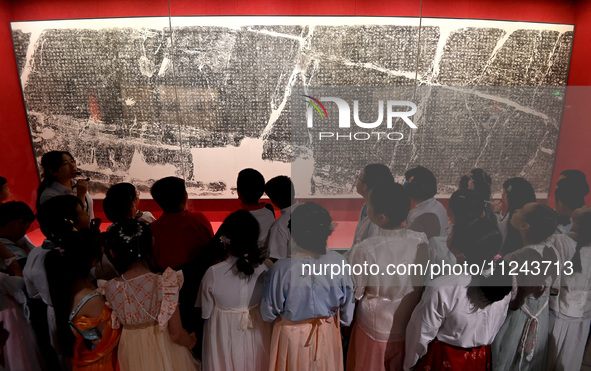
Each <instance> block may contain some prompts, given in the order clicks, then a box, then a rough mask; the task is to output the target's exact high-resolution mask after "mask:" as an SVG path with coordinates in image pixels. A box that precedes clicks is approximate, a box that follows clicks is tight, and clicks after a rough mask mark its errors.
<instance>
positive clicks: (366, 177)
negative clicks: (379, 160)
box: [355, 164, 394, 199]
mask: <svg viewBox="0 0 591 371" xmlns="http://www.w3.org/2000/svg"><path fill="white" fill-rule="evenodd" d="M388 182H390V183H394V177H393V176H392V172H391V171H390V169H389V168H388V167H387V166H386V165H384V164H369V165H367V166H365V167H364V168H363V170H362V171H361V174H359V176H358V177H357V184H356V185H355V190H356V191H357V193H359V194H360V195H361V196H362V197H363V198H365V199H367V196H368V195H369V192H370V191H371V189H372V188H373V187H374V186H375V185H376V184H378V183H388Z"/></svg>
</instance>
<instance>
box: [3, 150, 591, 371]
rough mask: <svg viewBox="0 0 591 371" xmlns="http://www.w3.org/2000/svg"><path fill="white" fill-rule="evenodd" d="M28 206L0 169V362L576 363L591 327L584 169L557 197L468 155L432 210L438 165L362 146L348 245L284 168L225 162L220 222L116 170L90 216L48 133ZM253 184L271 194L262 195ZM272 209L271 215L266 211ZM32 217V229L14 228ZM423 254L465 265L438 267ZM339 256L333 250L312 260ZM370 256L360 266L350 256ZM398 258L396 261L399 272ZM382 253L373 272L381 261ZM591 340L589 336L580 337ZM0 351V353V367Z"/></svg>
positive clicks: (29, 366) (174, 181)
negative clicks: (143, 198)
mask: <svg viewBox="0 0 591 371" xmlns="http://www.w3.org/2000/svg"><path fill="white" fill-rule="evenodd" d="M41 167H42V169H43V181H42V183H41V185H40V187H39V189H38V195H37V204H36V210H37V214H36V215H35V214H34V212H33V211H32V210H31V208H30V207H29V206H28V205H27V204H25V203H23V202H19V201H8V199H9V198H10V191H9V189H8V184H7V183H8V181H7V180H6V179H4V178H2V177H0V325H1V326H0V345H2V346H1V347H0V349H2V352H1V354H0V355H1V357H0V360H1V363H0V365H1V367H2V368H3V369H6V370H56V371H59V370H63V371H68V370H85V371H99V370H113V371H114V370H122V371H127V370H138V371H139V370H155V371H156V370H183V371H184V370H200V369H203V370H212V371H218V370H219V371H223V370H252V371H257V370H270V371H272V370H345V369H346V370H370V371H373V370H439V369H441V370H447V369H449V370H459V369H466V370H578V369H580V368H581V364H582V363H583V357H584V355H585V354H586V344H587V343H588V337H589V332H590V331H589V330H590V326H591V208H589V207H586V206H585V201H584V199H585V196H586V195H587V194H588V193H589V186H588V183H587V180H586V177H585V175H584V174H583V173H582V172H580V171H578V170H566V171H563V172H562V173H561V175H560V179H559V181H558V183H557V186H556V191H555V201H556V205H555V209H551V208H550V207H548V206H545V205H543V204H541V203H537V202H536V195H535V192H534V189H533V187H532V185H531V184H530V183H529V182H528V181H527V180H525V179H523V178H519V177H517V178H511V179H508V180H506V181H505V182H504V183H503V187H502V200H500V201H492V200H491V193H492V190H491V185H492V179H491V178H490V176H488V175H487V174H486V172H484V171H483V170H482V169H472V170H470V171H468V172H467V173H466V175H464V176H463V177H462V178H461V179H460V181H459V186H458V190H457V191H456V192H454V193H453V194H452V195H451V197H450V199H449V206H448V208H447V209H446V208H445V207H444V206H443V205H442V204H441V203H440V202H439V201H437V200H436V199H435V195H436V194H437V181H436V177H435V175H434V174H433V173H432V172H431V171H430V170H429V169H426V168H424V167H422V166H417V167H415V168H412V169H409V170H408V171H407V172H406V173H405V174H404V178H405V183H404V184H403V185H402V184H397V183H396V182H395V181H394V177H393V175H392V174H391V172H390V169H389V168H388V167H387V166H385V165H382V164H369V165H367V166H366V167H365V168H364V169H362V170H361V171H360V174H359V176H358V179H357V183H356V191H357V192H358V193H359V194H360V195H361V196H362V197H363V199H364V201H365V203H364V205H363V207H362V209H361V212H360V216H359V220H358V224H357V227H356V229H355V236H354V239H353V241H351V242H352V245H351V248H350V249H349V250H348V251H347V252H346V253H345V254H341V253H339V252H336V251H333V250H330V249H328V247H327V240H328V238H329V236H330V235H331V233H332V231H333V230H334V228H335V227H336V223H334V222H333V220H332V218H331V215H330V213H329V211H328V210H326V209H325V208H324V207H323V206H321V205H319V204H317V203H314V202H306V203H300V202H298V201H296V199H295V190H294V187H293V183H292V182H291V180H290V179H289V177H287V176H278V177H275V178H273V179H271V180H269V181H268V182H266V183H265V179H264V178H263V176H262V175H261V173H260V172H258V171H257V170H255V169H244V170H242V171H240V173H239V174H238V176H237V182H236V183H237V194H238V198H239V200H240V207H239V210H236V211H234V212H232V213H231V214H230V215H228V216H227V217H226V218H225V220H224V221H223V223H222V224H221V226H220V227H219V229H218V230H217V231H216V233H215V234H214V231H213V229H212V226H211V223H210V222H209V220H208V219H207V217H206V216H205V215H204V214H203V213H201V212H191V211H188V210H187V203H188V195H187V191H186V189H185V183H184V181H183V180H182V179H180V178H177V177H166V178H163V179H160V180H158V181H156V182H155V183H154V184H153V185H152V187H151V189H150V193H151V196H152V198H153V199H154V200H155V201H156V203H157V204H158V205H159V206H160V208H161V209H162V211H163V214H162V215H161V216H160V217H159V218H157V219H156V218H155V217H154V216H153V215H152V214H151V213H150V212H147V211H141V210H139V207H140V205H139V193H138V192H137V190H136V188H135V187H134V186H133V185H132V184H130V183H119V184H115V185H112V186H111V188H110V189H109V190H108V192H107V193H106V196H105V199H104V201H103V208H104V212H105V215H106V217H107V218H108V219H109V221H110V222H111V223H112V225H110V226H109V227H108V228H107V231H106V232H102V233H101V232H100V230H99V226H100V222H97V220H95V219H93V218H94V213H93V201H92V198H91V197H90V195H89V192H88V186H89V184H88V180H87V179H86V180H85V179H78V178H79V172H78V169H77V166H76V163H75V161H74V158H73V157H72V155H71V154H70V153H68V152H63V151H51V152H48V153H47V154H45V155H44V156H43V158H42V161H41ZM264 194H266V195H267V196H268V197H269V200H270V201H271V203H272V205H271V204H267V203H265V202H262V201H261V197H262V196H263V195H264ZM275 209H277V210H279V214H280V215H277V216H276V215H275ZM35 219H37V221H38V222H39V226H40V229H41V231H42V233H43V234H44V235H45V237H46V239H45V241H44V242H43V244H42V245H41V246H38V247H37V246H34V245H33V244H32V243H31V241H30V240H29V239H28V238H27V236H26V232H27V230H28V229H29V227H30V226H31V224H32V223H33V222H34V220H35ZM430 264H441V265H445V264H448V265H450V266H454V265H455V266H461V265H463V266H466V264H469V265H470V266H479V267H482V269H480V270H478V271H477V272H474V271H472V270H469V271H467V270H465V269H464V270H462V271H461V272H457V271H455V270H453V273H451V272H452V271H449V270H448V272H447V273H446V272H445V270H444V271H443V272H442V271H441V270H439V271H438V273H434V272H433V270H431V271H429V269H426V270H423V269H411V268H412V267H415V268H416V267H419V266H420V267H430ZM345 266H349V267H353V268H352V269H349V270H347V269H339V270H338V272H336V271H335V270H334V269H331V268H328V269H327V268H326V267H345ZM367 266H371V267H372V269H371V270H369V271H368V270H367V269H355V268H354V267H367ZM392 267H405V268H409V269H408V271H405V272H398V273H395V272H394V273H393V272H392ZM386 272H387V274H386ZM587 352H589V354H590V355H591V349H589V350H588V351H587ZM2 368H0V370H1V369H2Z"/></svg>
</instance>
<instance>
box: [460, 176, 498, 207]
mask: <svg viewBox="0 0 591 371" xmlns="http://www.w3.org/2000/svg"><path fill="white" fill-rule="evenodd" d="M491 184H492V179H491V177H490V176H488V174H486V173H485V172H484V170H482V169H479V168H476V169H472V170H470V171H469V172H468V174H466V175H464V176H463V177H462V179H461V180H460V189H471V190H474V191H476V192H478V194H480V196H481V197H482V199H483V200H485V201H489V200H490V193H491V190H490V186H491Z"/></svg>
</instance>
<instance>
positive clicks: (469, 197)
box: [447, 189, 484, 224]
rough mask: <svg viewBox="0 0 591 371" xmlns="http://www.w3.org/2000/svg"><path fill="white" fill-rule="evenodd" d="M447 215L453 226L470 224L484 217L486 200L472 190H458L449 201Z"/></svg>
mask: <svg viewBox="0 0 591 371" xmlns="http://www.w3.org/2000/svg"><path fill="white" fill-rule="evenodd" d="M447 214H448V215H449V219H450V220H451V222H452V224H468V223H470V222H473V221H475V220H476V219H478V218H480V217H482V216H483V215H484V200H483V199H482V196H481V195H480V194H478V193H477V192H476V191H473V190H471V189H460V190H457V191H455V192H454V193H453V194H452V195H451V197H450V199H449V207H448V208H447Z"/></svg>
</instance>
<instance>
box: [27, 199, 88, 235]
mask: <svg viewBox="0 0 591 371" xmlns="http://www.w3.org/2000/svg"><path fill="white" fill-rule="evenodd" d="M78 206H80V207H81V208H84V207H83V205H82V201H81V200H80V199H79V198H78V197H76V196H72V195H63V196H56V197H53V198H50V199H49V200H47V201H46V202H44V203H43V205H41V207H40V208H39V210H38V212H37V221H39V227H40V228H41V232H43V234H44V235H45V237H47V239H49V240H50V241H52V242H53V243H54V244H55V245H57V246H60V245H61V241H62V240H63V239H64V238H65V237H67V236H69V235H70V234H71V233H72V231H74V230H75V229H76V226H77V225H78V212H77V211H76V208H77V207H78Z"/></svg>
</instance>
